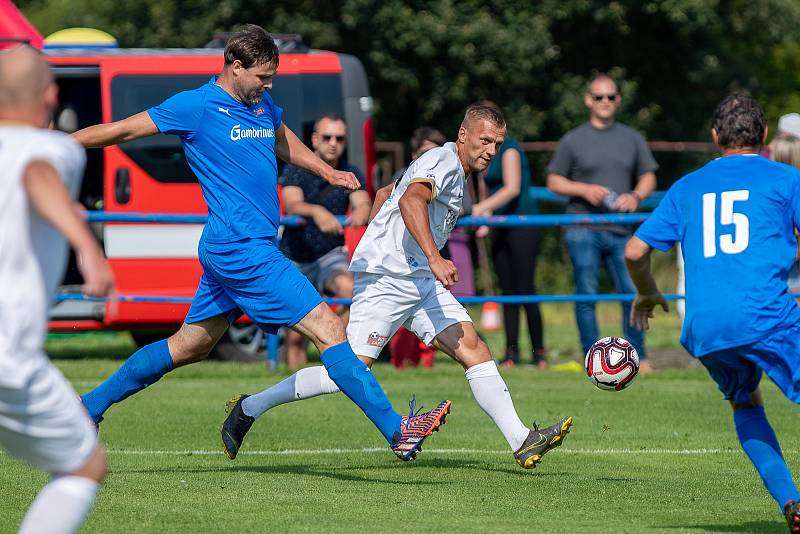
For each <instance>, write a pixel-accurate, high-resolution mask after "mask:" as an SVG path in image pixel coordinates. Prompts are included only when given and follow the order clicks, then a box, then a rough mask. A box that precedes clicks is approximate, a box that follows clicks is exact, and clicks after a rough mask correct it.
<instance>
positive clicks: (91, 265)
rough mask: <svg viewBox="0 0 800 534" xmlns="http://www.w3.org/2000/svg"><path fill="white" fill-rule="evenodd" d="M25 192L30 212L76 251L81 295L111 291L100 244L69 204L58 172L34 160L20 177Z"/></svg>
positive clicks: (111, 287)
mask: <svg viewBox="0 0 800 534" xmlns="http://www.w3.org/2000/svg"><path fill="white" fill-rule="evenodd" d="M23 184H24V186H25V192H26V193H27V195H28V199H29V201H30V203H31V206H32V207H33V209H34V210H35V211H36V213H38V214H39V215H40V216H41V217H42V218H43V219H44V220H45V221H47V222H48V223H49V224H50V225H51V226H53V228H55V229H56V230H58V231H59V232H60V233H61V234H62V235H63V236H64V237H65V238H66V239H67V241H69V243H70V245H72V248H74V249H75V253H76V256H77V258H78V268H79V269H80V271H81V274H82V275H83V278H84V281H85V283H84V286H83V292H84V293H85V294H87V295H89V296H94V297H102V296H106V295H110V294H112V293H113V292H114V275H113V274H112V273H111V269H110V268H109V267H108V263H107V262H106V259H105V258H104V257H103V251H102V250H100V245H99V244H98V243H97V241H96V240H95V239H94V237H93V236H92V234H91V232H90V231H89V227H88V226H87V225H86V223H85V222H84V221H83V220H82V219H81V218H80V217H79V215H78V213H77V212H76V211H75V209H74V208H73V205H72V199H71V198H70V195H69V191H67V188H66V187H64V184H63V183H62V182H61V178H60V177H59V175H58V171H56V169H55V168H54V167H53V166H52V165H51V164H50V163H48V162H46V161H33V162H31V163H30V164H29V165H28V167H27V168H26V169H25V174H24V176H23Z"/></svg>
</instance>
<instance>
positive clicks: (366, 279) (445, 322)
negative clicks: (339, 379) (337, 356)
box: [347, 273, 472, 358]
mask: <svg viewBox="0 0 800 534" xmlns="http://www.w3.org/2000/svg"><path fill="white" fill-rule="evenodd" d="M353 274H354V275H355V276H354V285H353V304H352V306H350V322H349V323H348V324H347V340H348V341H349V342H350V346H351V347H352V348H353V351H354V352H355V353H356V354H357V355H359V356H367V357H370V358H377V357H378V354H380V352H381V349H382V348H383V346H384V345H385V344H386V342H387V341H388V340H389V339H390V338H391V337H392V336H393V335H394V333H395V332H397V329H398V328H400V327H401V326H405V327H406V328H408V329H409V330H411V331H412V332H414V334H416V335H417V337H418V338H420V339H421V340H422V341H424V342H425V343H427V344H428V345H430V344H431V343H432V342H433V338H435V337H436V336H437V335H439V334H440V333H441V332H442V331H443V330H444V329H445V328H447V327H448V326H451V325H454V324H456V323H460V322H472V319H471V318H470V316H469V314H468V313H467V310H466V309H464V306H462V305H461V304H460V303H459V302H458V301H457V300H456V298H455V297H454V296H453V294H452V293H450V291H448V290H447V289H446V288H445V287H444V286H443V285H442V284H441V282H439V281H438V280H436V279H435V278H433V277H432V276H430V277H413V276H388V275H380V274H372V273H353Z"/></svg>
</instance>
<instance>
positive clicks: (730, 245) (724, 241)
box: [703, 189, 750, 258]
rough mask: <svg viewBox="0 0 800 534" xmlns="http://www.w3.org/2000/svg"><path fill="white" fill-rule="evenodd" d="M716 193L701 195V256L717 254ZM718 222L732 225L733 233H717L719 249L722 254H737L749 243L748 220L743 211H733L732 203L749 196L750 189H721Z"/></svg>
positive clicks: (709, 256)
mask: <svg viewBox="0 0 800 534" xmlns="http://www.w3.org/2000/svg"><path fill="white" fill-rule="evenodd" d="M717 196H718V195H717V193H706V194H704V195H703V256H705V257H706V258H711V257H713V256H716V255H717ZM719 197H720V210H719V224H720V225H729V224H732V225H733V228H734V229H733V233H732V234H731V233H724V234H720V235H719V249H720V250H721V251H722V253H723V254H739V253H740V252H743V251H744V250H745V249H746V248H747V245H748V244H750V220H749V219H748V218H747V215H745V214H744V213H737V212H736V211H735V209H734V208H735V207H736V206H734V203H736V202H744V201H746V200H747V199H748V198H750V191H748V190H746V189H741V190H738V191H723V192H722V193H720V194H719Z"/></svg>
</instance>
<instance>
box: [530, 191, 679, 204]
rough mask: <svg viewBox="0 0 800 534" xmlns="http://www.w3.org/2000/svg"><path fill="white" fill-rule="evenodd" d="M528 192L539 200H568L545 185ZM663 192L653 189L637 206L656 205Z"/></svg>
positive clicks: (552, 201) (662, 196)
mask: <svg viewBox="0 0 800 534" xmlns="http://www.w3.org/2000/svg"><path fill="white" fill-rule="evenodd" d="M528 194H529V195H530V197H531V198H532V199H534V200H539V201H541V202H551V203H553V204H566V203H567V202H569V198H568V197H563V196H561V195H556V194H555V193H553V192H552V191H550V190H549V189H547V188H546V187H541V186H532V187H530V188H528ZM665 194H666V191H653V193H652V194H651V195H650V196H649V197H647V198H646V199H644V200H643V201H642V203H641V204H640V205H639V206H640V207H642V208H645V209H654V208H655V207H656V206H658V203H659V202H661V199H662V198H664V195H665Z"/></svg>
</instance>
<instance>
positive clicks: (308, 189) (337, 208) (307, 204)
mask: <svg viewBox="0 0 800 534" xmlns="http://www.w3.org/2000/svg"><path fill="white" fill-rule="evenodd" d="M311 144H312V146H313V148H314V153H315V154H316V155H317V156H319V157H320V159H322V160H323V161H325V162H326V163H327V164H328V165H330V166H331V167H333V168H334V169H339V170H346V171H348V172H352V173H353V174H355V175H356V178H358V180H359V182H361V189H358V190H356V191H345V190H343V189H338V188H335V187H331V186H330V184H328V183H327V182H326V181H324V180H323V179H321V178H320V177H319V176H317V175H315V174H312V173H310V172H308V171H306V170H304V169H301V168H299V167H295V166H293V165H287V166H286V167H285V168H284V169H283V174H282V175H281V177H280V180H279V182H280V184H281V186H283V187H282V191H281V199H282V201H283V209H284V211H285V212H286V214H288V215H301V216H303V217H305V218H306V219H307V220H308V223H307V224H305V225H303V226H299V227H287V228H286V229H285V230H284V232H283V237H282V238H281V250H282V251H283V252H284V254H286V256H287V257H288V258H289V259H290V260H292V261H293V262H295V264H296V265H297V267H298V268H299V269H300V271H302V272H303V274H305V275H306V277H308V279H309V280H311V283H312V284H314V285H315V286H316V287H317V290H318V291H319V292H320V293H322V294H327V295H330V296H333V297H338V298H351V297H352V295H353V275H352V274H351V273H350V272H349V271H348V270H347V267H348V263H349V262H348V255H347V251H346V250H345V248H344V229H343V227H342V224H341V223H340V222H339V221H338V220H337V219H336V216H338V215H344V214H345V213H347V212H348V210H349V212H350V222H351V224H352V225H353V226H364V225H366V224H367V220H368V218H369V212H370V209H371V207H372V205H371V202H370V199H369V195H368V194H367V192H366V191H365V190H364V185H365V181H364V176H363V174H362V173H361V170H360V169H358V168H357V167H355V166H352V165H348V164H347V163H346V162H344V161H343V160H342V155H343V154H344V150H345V147H346V146H347V125H346V124H345V122H344V119H342V118H341V117H340V116H338V115H325V116H323V117H321V118H319V119H318V120H317V122H316V123H315V124H314V132H313V134H312V135H311ZM342 313H343V317H342V318H343V320H345V322H346V320H347V317H346V313H347V310H346V308H342ZM345 324H346V323H345ZM306 361H307V360H306V353H305V340H304V339H303V338H302V336H300V334H297V333H295V332H293V331H290V332H289V334H288V336H287V363H288V364H289V367H293V368H294V367H300V366H302V365H304V364H305V363H306Z"/></svg>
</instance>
